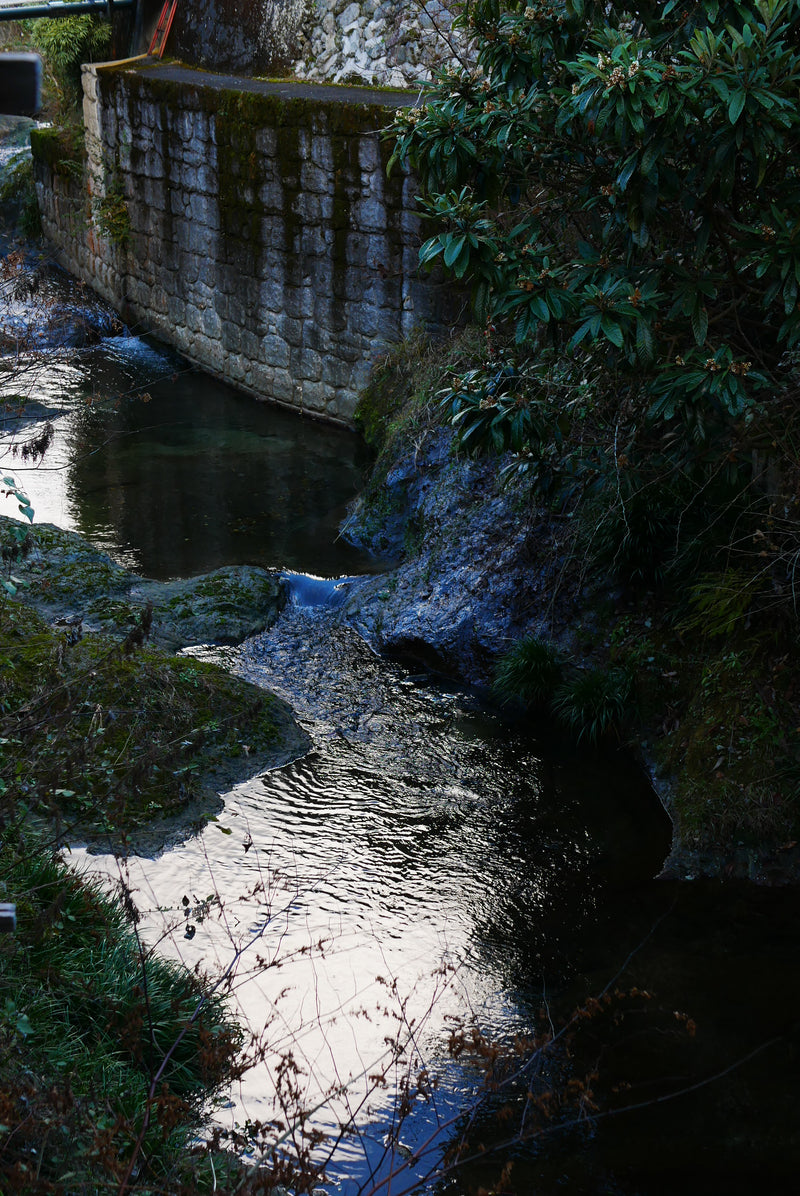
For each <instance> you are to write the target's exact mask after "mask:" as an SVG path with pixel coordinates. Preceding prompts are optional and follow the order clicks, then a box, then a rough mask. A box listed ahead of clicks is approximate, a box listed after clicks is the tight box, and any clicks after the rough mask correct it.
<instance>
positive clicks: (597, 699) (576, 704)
mask: <svg viewBox="0 0 800 1196" xmlns="http://www.w3.org/2000/svg"><path fill="white" fill-rule="evenodd" d="M632 692H633V683H632V679H631V675H630V673H629V672H628V671H627V670H626V669H621V668H610V669H608V668H597V669H587V670H586V671H584V672H577V673H575V674H573V675H572V676H570V677H568V678H567V679H566V680H565V681H564V683H563V685H561V686H560V687H559V689H558V691H557V692H556V694H555V697H554V699H553V713H554V714H555V715H556V717H557V718H558V719H559V721H560V722H562V723H564V725H565V726H566V727H568V728H569V730H570V731H571V732H572V733H573V734H575V735H577V738H578V742H580V741H581V740H582V739H586V740H587V741H588V742H589V743H599V742H600V740H602V739H605V738H607V737H608V736H609V735H611V734H616V735H619V734H620V732H621V729H622V725H623V722H624V721H625V718H626V716H627V715H628V713H629V711H630V707H631V700H632Z"/></svg>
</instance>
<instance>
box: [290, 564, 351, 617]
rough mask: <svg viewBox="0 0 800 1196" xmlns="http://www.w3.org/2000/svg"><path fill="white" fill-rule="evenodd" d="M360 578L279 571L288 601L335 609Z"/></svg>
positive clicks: (342, 602)
mask: <svg viewBox="0 0 800 1196" xmlns="http://www.w3.org/2000/svg"><path fill="white" fill-rule="evenodd" d="M360 580H361V579H360V578H358V577H315V576H314V575H313V574H311V573H295V572H293V571H292V570H286V571H285V572H283V573H281V581H282V582H283V583H284V584H285V586H286V589H287V591H288V595H289V602H290V603H292V605H293V606H302V607H315V606H324V607H327V608H328V609H336V608H338V607H340V606H342V605H343V604H344V602H345V601H346V599H347V598H348V596H349V595H350V593H351V591H352V588H353V586H354V585H358V583H359V581H360Z"/></svg>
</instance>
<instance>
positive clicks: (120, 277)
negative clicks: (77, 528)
mask: <svg viewBox="0 0 800 1196" xmlns="http://www.w3.org/2000/svg"><path fill="white" fill-rule="evenodd" d="M170 72H171V73H170ZM209 80H211V81H209ZM225 82H226V81H225V80H224V79H221V78H220V77H216V78H215V79H214V78H213V77H210V76H202V75H199V74H195V73H193V72H191V71H183V72H177V71H175V68H168V67H158V68H152V67H149V68H148V67H136V68H135V67H130V66H128V67H125V66H114V65H113V64H111V65H107V66H101V67H96V66H93V67H85V68H84V91H85V97H86V98H85V105H84V112H85V124H86V150H87V159H86V164H85V166H84V167H83V170H81V168H80V167H79V166H77V165H76V163H75V162H74V161H73V162H70V161H69V160H67V159H65V158H63V157H61V156H60V154H61V151H60V150H59V148H58V146H57V145H54V144H52V143H51V142H49V141H48V134H47V133H46V132H45V133H40V134H39V135H38V137H36V138H34V139H33V140H34V142H35V144H34V159H35V170H36V178H37V193H38V196H39V204H40V208H41V212H42V220H43V225H44V230H45V233H46V235H47V237H48V238H49V239H50V240H51V241H53V242H54V243H55V244H56V246H57V247H58V248H59V251H60V256H61V259H62V261H63V263H64V265H65V266H66V267H67V268H68V269H69V270H71V271H72V272H73V273H74V274H76V275H77V276H78V277H80V278H82V279H84V280H85V281H86V282H87V283H89V285H91V286H92V287H93V288H94V289H95V290H96V291H98V292H99V293H100V294H101V295H102V296H103V297H104V298H106V299H107V300H109V301H110V302H111V303H112V304H114V305H115V306H116V307H117V308H118V309H119V310H120V311H121V312H122V314H123V317H124V318H125V319H126V321H127V322H129V323H132V324H133V325H134V326H135V327H136V328H137V330H147V331H151V332H153V333H155V334H156V335H158V336H159V337H161V338H162V339H164V340H165V341H167V342H168V343H170V344H172V345H173V346H174V347H175V348H177V349H178V350H179V351H180V352H182V353H184V354H185V355H186V356H187V357H188V358H190V360H192V361H194V362H196V363H197V364H198V365H200V366H202V367H203V368H204V369H205V370H207V371H209V372H210V373H212V374H214V375H216V376H218V377H220V378H223V379H224V380H225V381H228V382H231V383H233V384H234V385H235V386H237V387H239V388H240V389H242V390H245V391H247V392H249V393H251V394H253V395H255V396H257V397H258V398H262V399H267V400H271V401H274V402H277V403H280V404H282V405H284V406H287V407H292V408H296V409H298V410H302V411H307V412H310V413H313V414H315V415H318V416H321V417H324V418H326V419H329V420H332V421H335V422H337V423H344V424H349V423H351V422H352V417H353V411H354V406H355V401H356V397H357V395H358V393H359V391H360V390H361V389H362V388H363V386H364V384H365V383H366V381H367V379H368V376H369V372H370V369H371V367H372V365H373V363H374V361H375V359H376V356H377V355H378V354H379V353H380V352H381V350H382V349H385V347H386V346H387V345H389V344H391V343H393V342H397V341H398V340H400V339H402V337H404V336H405V335H407V334H408V333H409V332H411V330H412V329H413V328H414V327H415V326H418V325H424V326H426V327H427V328H428V329H429V330H430V332H431V333H432V334H433V335H435V336H436V335H443V334H446V333H447V331H448V330H449V328H450V326H451V324H452V322H453V319H454V315H455V313H454V307H455V300H454V296H453V293H452V291H450V290H448V289H447V288H446V287H444V286H443V285H442V284H441V283H438V282H436V281H434V280H431V279H430V278H428V277H425V276H422V275H420V273H419V271H418V266H417V254H418V246H419V241H420V221H419V217H418V215H417V214H416V211H415V203H414V195H415V184H414V180H413V179H412V178H411V177H410V176H409V175H407V174H403V173H402V172H399V171H398V172H393V174H392V177H391V178H389V179H387V177H386V169H385V167H386V160H387V157H388V154H389V147H388V145H387V144H385V143H383V142H382V140H381V137H380V135H379V130H380V128H381V127H382V126H383V125H385V124H386V123H387V121H388V119H389V118H390V115H391V108H389V109H388V110H387V106H386V105H387V103H391V104H392V105H393V104H394V103H396V102H397V97H388V96H385V95H384V94H383V93H375V95H376V99H377V102H372V103H365V102H355V101H354V99H353V98H352V97H351V98H349V99H345V98H338V97H337V93H336V92H333V93H332V94H333V97H336V98H328V96H327V89H326V93H325V96H324V98H319V93H320V91H321V90H322V89H313V88H304V87H303V86H302V85H298V84H295V85H294V86H293V87H291V88H289V89H284V91H283V92H281V91H280V89H277V90H276V89H275V88H272V89H270V87H269V85H266V84H261V83H257V82H256V81H246V82H244V83H241V84H240V86H239V87H238V88H236V89H234V88H233V87H227V86H225ZM230 82H233V81H230ZM401 98H403V97H401Z"/></svg>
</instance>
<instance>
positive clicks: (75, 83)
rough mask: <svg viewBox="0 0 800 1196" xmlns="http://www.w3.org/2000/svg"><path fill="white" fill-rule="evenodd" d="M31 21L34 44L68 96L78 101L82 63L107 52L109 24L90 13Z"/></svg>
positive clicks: (109, 40)
mask: <svg viewBox="0 0 800 1196" xmlns="http://www.w3.org/2000/svg"><path fill="white" fill-rule="evenodd" d="M28 24H29V29H30V34H31V44H32V45H33V46H35V47H36V49H38V50H40V51H41V52H42V54H43V55H44V56H45V60H46V62H47V66H48V68H49V70H50V71H51V73H52V74H53V76H54V78H55V80H56V82H57V84H58V86H59V87H60V89H61V90H62V92H63V93H64V95H65V97H66V98H67V100H68V101H70V102H72V103H77V102H78V101H79V99H80V96H81V64H82V63H84V62H94V61H96V60H98V59H101V58H102V57H103V56H104V55H105V54H107V53H108V50H109V47H110V45H111V26H110V24H109V23H108V21H106V20H103V19H102V18H99V17H94V16H89V15H81V16H72V17H61V18H58V19H54V20H49V19H47V18H44V19H42V20H38V21H31V22H29V23H28Z"/></svg>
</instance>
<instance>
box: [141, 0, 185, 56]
mask: <svg viewBox="0 0 800 1196" xmlns="http://www.w3.org/2000/svg"><path fill="white" fill-rule="evenodd" d="M177 7H178V0H172V7H170V3H169V0H164V7H163V8H162V9H161V16H160V17H159V18H158V24H157V25H156V29H155V33H154V34H153V36H152V38H151V40H150V45H149V47H148V50H147V53H148V54H152V53H153V50H154V49H155V47H156V45H158V51H157V53H158V57H159V58H163V57H164V47H165V46H166V44H167V38H168V37H169V31H170V29H171V28H172V22H173V21H174V20H175V10H176V8H177ZM159 36H160V37H161V41H160V43H159Z"/></svg>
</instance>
